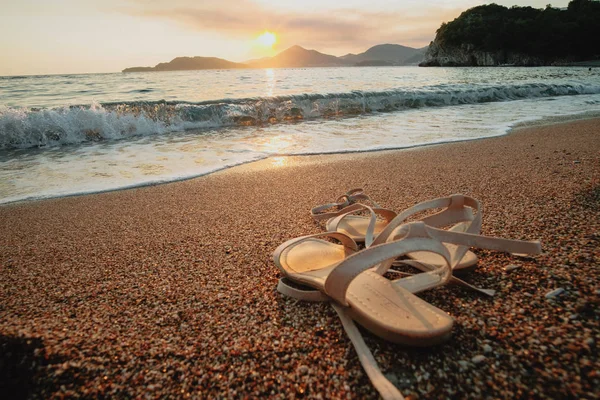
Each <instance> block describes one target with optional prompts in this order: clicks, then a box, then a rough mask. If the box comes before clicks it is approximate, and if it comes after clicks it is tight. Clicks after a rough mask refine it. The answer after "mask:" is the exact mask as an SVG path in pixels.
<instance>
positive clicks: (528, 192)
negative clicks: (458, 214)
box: [0, 119, 600, 399]
mask: <svg viewBox="0 0 600 400" xmlns="http://www.w3.org/2000/svg"><path fill="white" fill-rule="evenodd" d="M354 187H363V188H364V189H365V191H366V192H367V193H369V194H370V195H371V196H372V197H373V198H374V199H376V200H377V201H378V202H379V203H380V204H382V205H383V206H386V207H388V208H392V209H395V210H401V209H403V208H406V207H408V206H411V205H413V204H415V203H416V202H419V201H422V200H425V199H428V198H432V197H440V196H447V195H449V194H452V193H464V194H468V195H471V196H473V197H476V198H478V199H480V200H481V201H482V202H483V204H484V207H485V209H484V224H483V233H485V234H487V235H498V236H505V237H510V238H515V239H539V240H541V241H542V244H543V248H544V253H543V254H542V255H540V256H537V257H536V258H533V259H527V258H516V257H510V256H509V255H507V254H499V253H493V252H488V251H480V250H475V251H476V253H477V254H478V255H479V256H480V262H479V265H478V267H477V269H476V270H475V271H474V272H473V273H471V274H470V275H468V276H467V277H466V278H465V279H466V280H467V281H469V282H471V283H474V284H476V285H479V286H482V287H486V288H491V289H495V290H497V295H496V297H494V298H491V299H490V298H484V297H483V296H481V295H478V294H475V293H472V292H467V291H465V290H463V289H462V288H459V287H452V286H448V287H444V288H438V289H435V290H431V291H429V292H426V293H424V294H422V295H421V296H422V297H423V298H425V299H426V300H427V301H430V302H431V303H433V304H435V305H436V306H438V307H440V308H442V309H443V310H445V311H447V312H448V313H449V314H451V315H452V316H453V317H454V318H455V320H456V324H455V327H454V330H453V336H452V338H451V340H450V341H449V342H447V343H445V344H443V345H441V346H438V347H434V348H428V349H414V348H406V347H403V346H400V345H395V344H391V343H388V342H385V341H384V340H381V339H379V338H377V337H375V336H373V335H371V334H369V333H365V336H366V341H367V344H368V345H369V347H370V348H371V350H372V351H373V353H374V355H375V358H376V360H377V361H378V363H379V366H380V367H381V369H382V370H383V371H384V372H385V373H386V375H387V376H388V377H389V379H390V380H391V381H392V382H394V383H395V384H396V385H397V386H398V387H399V388H401V390H402V392H403V394H404V395H405V396H411V398H413V399H414V398H419V399H424V398H431V399H437V398H443V397H450V396H451V397H453V398H467V397H470V398H514V397H520V398H537V397H546V398H594V397H597V396H598V393H600V375H599V374H600V372H599V371H600V362H599V359H598V346H599V345H600V308H599V304H600V285H599V281H600V279H599V276H600V275H599V262H600V250H599V248H600V119H595V120H584V121H576V122H570V123H563V124H556V125H551V126H545V127H538V128H526V129H521V130H518V131H516V132H513V133H511V134H510V135H508V136H505V137H500V138H494V139H486V140H479V141H474V142H466V143H457V144H446V145H440V146H432V147H426V148H419V149H413V150H408V151H388V152H378V153H364V154H351V155H335V156H311V157H281V158H272V159H268V160H264V161H261V162H257V163H253V164H248V165H246V166H242V167H237V168H233V169H230V170H227V171H222V172H219V173H215V174H212V175H209V176H205V177H201V178H197V179H193V180H189V181H184V182H178V183H172V184H166V185H159V186H155V187H146V188H140V189H134V190H124V191H117V192H111V193H103V194H97V195H88V196H81V197H69V198H62V199H55V200H45V201H36V202H28V203H18V204H12V205H7V206H3V207H0V392H1V393H9V392H8V391H12V392H13V394H14V397H17V398H18V397H24V396H29V397H42V398H49V397H50V398H52V397H55V398H59V397H78V396H84V397H138V396H139V397H149V398H159V397H160V398H162V397H167V396H168V397H171V398H180V397H181V398H186V397H199V398H205V397H210V398H213V397H224V398H231V397H240V398H254V397H258V396H261V397H262V396H270V397H275V398H293V397H311V398H377V394H376V392H375V390H374V389H373V387H372V386H371V384H370V382H369V380H368V379H367V378H366V375H365V374H364V373H363V370H362V368H361V366H360V364H359V362H358V360H357V358H356V355H355V353H354V350H353V348H352V345H351V344H350V342H349V340H348V339H347V337H346V336H345V333H344V331H343V329H342V328H341V325H340V323H339V321H338V318H337V316H336V314H335V312H334V311H333V309H332V308H331V307H330V306H329V305H327V304H309V303H298V302H296V301H295V300H291V299H286V298H283V297H282V296H281V295H279V294H278V293H277V292H276V290H275V286H276V283H277V279H278V278H279V272H278V270H277V268H276V267H275V266H274V265H273V263H272V261H271V253H272V251H273V250H274V249H275V247H276V246H277V245H279V244H280V243H282V242H283V241H285V240H287V239H290V238H293V237H295V236H300V235H305V234H309V233H317V232H319V231H320V227H319V226H318V225H317V224H315V223H314V222H313V221H312V220H311V218H310V216H309V210H310V208H311V207H312V206H314V205H316V204H321V203H324V202H329V201H332V200H334V199H335V198H336V197H337V196H338V195H340V194H341V193H343V192H344V191H346V190H347V189H349V188H354ZM507 266H516V267H517V268H516V269H512V270H510V271H507V270H505V267H507ZM511 268H514V267H510V268H508V269H511ZM558 288H562V289H564V291H563V292H562V293H561V294H559V295H557V296H556V297H554V298H552V299H548V298H546V295H547V294H548V293H549V292H551V291H554V290H555V289H558Z"/></svg>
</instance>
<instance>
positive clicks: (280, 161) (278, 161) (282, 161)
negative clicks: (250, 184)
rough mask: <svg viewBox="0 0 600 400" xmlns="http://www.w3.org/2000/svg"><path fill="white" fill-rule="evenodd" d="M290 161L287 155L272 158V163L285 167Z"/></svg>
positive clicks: (275, 165)
mask: <svg viewBox="0 0 600 400" xmlns="http://www.w3.org/2000/svg"><path fill="white" fill-rule="evenodd" d="M287 163H288V158H287V157H273V158H271V165H272V166H274V167H284V166H286V165H287Z"/></svg>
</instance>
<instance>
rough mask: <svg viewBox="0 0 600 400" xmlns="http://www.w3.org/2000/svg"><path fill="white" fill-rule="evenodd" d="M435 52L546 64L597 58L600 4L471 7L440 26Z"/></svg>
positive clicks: (599, 53) (575, 0) (583, 0)
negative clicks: (499, 55)
mask: <svg viewBox="0 0 600 400" xmlns="http://www.w3.org/2000/svg"><path fill="white" fill-rule="evenodd" d="M434 43H436V44H437V45H438V46H439V47H460V46H464V45H465V44H468V45H471V48H472V49H473V50H475V51H483V52H497V51H505V52H514V53H521V54H527V55H530V56H535V57H540V58H542V59H544V60H548V59H560V58H564V59H569V60H589V59H597V58H600V2H599V1H592V0H573V1H571V2H570V3H569V6H568V8H567V9H566V10H561V9H558V8H552V7H551V6H550V5H548V6H547V7H546V8H545V9H543V10H542V9H535V8H532V7H518V6H514V7H512V8H506V7H504V6H500V5H497V4H489V5H483V6H478V7H474V8H471V9H469V10H467V11H465V12H463V13H462V14H461V15H460V16H459V17H458V18H456V19H455V20H454V21H451V22H448V23H443V24H442V26H441V27H440V28H439V29H438V30H437V35H436V38H435V41H434Z"/></svg>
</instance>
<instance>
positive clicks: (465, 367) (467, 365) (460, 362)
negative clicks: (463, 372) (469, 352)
mask: <svg viewBox="0 0 600 400" xmlns="http://www.w3.org/2000/svg"><path fill="white" fill-rule="evenodd" d="M458 365H460V368H462V369H467V368H468V367H469V363H468V362H466V361H465V360H460V361H459V362H458Z"/></svg>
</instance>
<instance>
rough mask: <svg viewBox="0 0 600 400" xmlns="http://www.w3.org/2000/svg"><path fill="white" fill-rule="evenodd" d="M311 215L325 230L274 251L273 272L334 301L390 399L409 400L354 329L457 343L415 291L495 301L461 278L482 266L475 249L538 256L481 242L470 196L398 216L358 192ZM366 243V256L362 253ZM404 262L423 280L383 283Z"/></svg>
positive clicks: (420, 341) (530, 248)
mask: <svg viewBox="0 0 600 400" xmlns="http://www.w3.org/2000/svg"><path fill="white" fill-rule="evenodd" d="M367 202H368V203H370V204H371V205H367V204H365V203H367ZM440 209H441V211H438V212H435V213H433V214H429V215H427V216H425V217H422V218H420V219H418V220H416V221H413V222H407V220H408V219H409V218H411V219H414V218H415V217H416V216H418V215H420V214H422V213H425V212H428V211H429V212H431V211H432V210H440ZM358 213H362V214H364V213H367V214H368V216H364V215H357V214H358ZM311 214H312V216H313V218H314V219H315V220H317V221H326V223H325V226H326V229H327V232H324V233H319V234H316V235H308V236H302V237H299V238H295V239H292V240H289V241H287V242H285V243H283V244H282V245H280V246H279V247H278V248H277V249H276V250H275V252H274V254H273V259H274V262H275V265H277V267H278V268H279V270H280V271H281V273H282V274H283V276H284V277H283V278H282V279H280V281H279V283H278V286H277V288H278V290H279V291H280V292H281V293H282V294H284V295H287V296H290V297H293V298H296V299H299V300H305V301H328V302H331V304H332V306H333V307H334V309H335V310H336V312H337V313H338V315H339V317H340V319H341V321H342V325H343V326H344V329H345V330H346V332H347V333H348V336H349V337H350V339H351V341H352V343H353V344H354V347H355V349H356V351H357V354H358V357H359V360H360V361H361V364H362V365H363V368H364V369H365V371H366V373H367V375H368V376H369V378H370V379H371V382H372V383H373V385H374V386H375V388H376V389H377V390H378V391H379V393H380V394H381V396H382V397H383V398H384V399H402V398H403V397H402V394H401V393H400V392H399V391H398V389H397V388H396V387H395V386H394V385H393V384H392V383H391V382H389V381H388V380H387V379H386V378H385V376H384V375H383V374H382V373H381V371H380V370H379V368H378V367H377V363H376V362H375V359H374V358H373V356H372V354H371V352H370V351H369V349H368V348H367V346H366V344H365V342H364V340H363V338H362V336H361V334H360V332H359V330H358V329H357V327H356V325H355V324H354V322H353V321H357V322H358V323H359V324H360V325H362V326H363V327H365V328H367V329H368V330H369V331H371V332H372V333H374V334H376V335H377V336H380V337H382V338H384V339H386V340H389V341H392V342H396V343H402V344H406V345H411V346H431V345H435V344H438V343H441V342H443V341H445V340H446V339H448V338H449V337H450V334H451V330H452V326H453V323H454V321H453V319H452V317H450V316H449V315H448V314H447V313H446V312H444V311H442V310H440V309H439V308H437V307H435V306H433V305H431V304H429V303H427V302H426V301H424V300H422V299H420V298H419V297H417V296H415V294H416V293H419V292H422V291H424V290H428V289H432V288H434V287H438V286H442V285H445V284H447V283H449V282H451V281H453V282H455V283H459V284H461V285H465V286H467V287H468V288H470V289H474V290H478V291H480V292H482V293H484V294H487V295H493V291H490V290H486V289H479V288H475V287H473V286H471V285H469V284H467V283H466V282H464V281H462V280H460V279H458V278H457V277H455V276H454V273H460V272H465V271H468V270H471V269H473V268H474V267H475V265H476V264H477V261H478V260H477V256H476V255H475V254H474V253H472V252H470V251H469V247H477V248H482V249H489V250H497V251H505V252H509V253H513V254H516V255H525V254H530V255H533V254H539V253H540V252H541V245H540V243H539V242H538V241H520V240H510V239H502V238H494V237H487V236H482V235H480V231H481V222H482V207H481V204H480V203H479V201H477V200H475V199H474V198H472V197H468V196H463V195H452V196H450V197H445V198H438V199H433V200H429V201H425V202H422V203H419V204H417V205H415V206H413V207H411V208H409V209H407V210H404V211H403V212H401V213H400V214H396V213H395V212H394V211H392V210H388V209H385V208H381V207H380V206H379V205H378V204H377V203H375V202H374V201H372V200H371V199H370V198H369V196H367V195H366V194H365V193H364V192H363V191H362V190H361V189H353V190H351V191H349V192H348V193H346V194H345V195H343V196H341V197H340V198H338V200H337V201H336V202H335V203H330V204H324V205H322V206H318V207H315V208H314V209H313V210H312V212H311ZM378 216H379V218H378ZM443 227H446V228H447V227H449V228H448V229H442V228H443ZM326 238H330V239H335V240H337V241H338V242H339V243H340V244H336V243H333V242H331V241H327V240H324V239H326ZM359 243H364V245H365V248H364V249H362V250H359ZM401 264H405V265H409V266H411V267H414V268H417V269H419V270H421V271H423V273H419V274H415V275H410V274H405V275H408V276H405V277H403V278H400V279H394V280H391V279H387V278H386V277H384V276H383V275H384V274H385V273H386V272H387V271H388V270H390V269H392V268H393V267H396V266H399V265H401Z"/></svg>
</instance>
